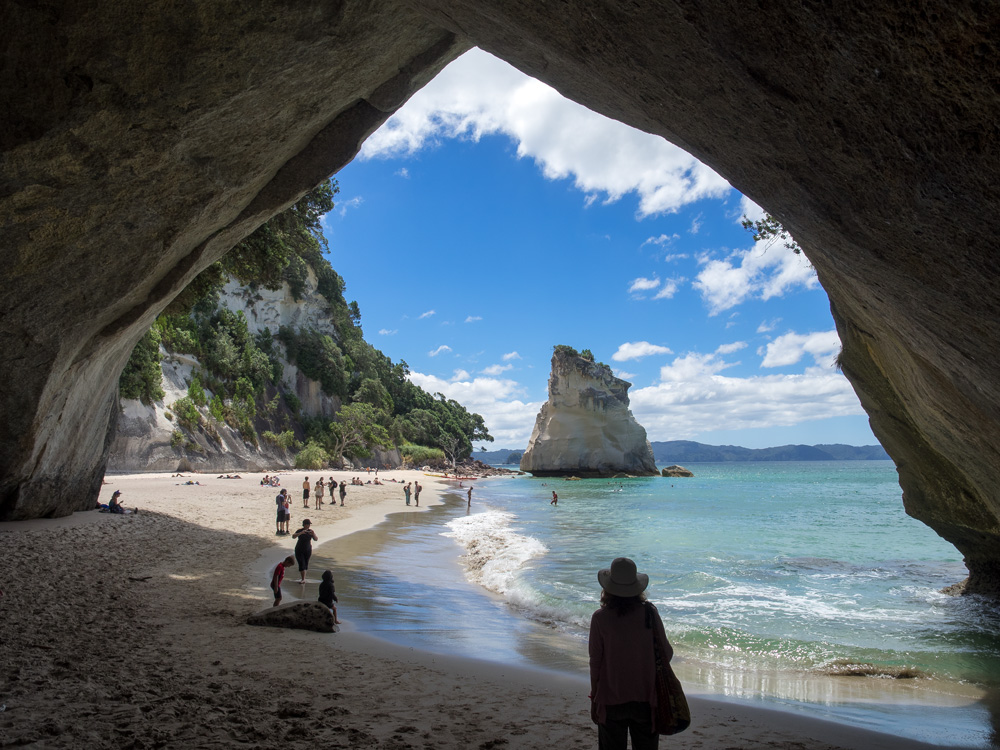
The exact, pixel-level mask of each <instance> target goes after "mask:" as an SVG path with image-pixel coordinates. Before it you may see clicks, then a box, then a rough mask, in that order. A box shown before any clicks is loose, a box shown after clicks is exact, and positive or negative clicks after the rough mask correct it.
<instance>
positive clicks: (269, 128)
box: [0, 0, 1000, 594]
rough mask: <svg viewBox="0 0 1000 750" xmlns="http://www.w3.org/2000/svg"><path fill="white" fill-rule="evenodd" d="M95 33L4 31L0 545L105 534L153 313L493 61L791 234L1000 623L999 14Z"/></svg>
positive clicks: (104, 22) (466, 0)
mask: <svg viewBox="0 0 1000 750" xmlns="http://www.w3.org/2000/svg"><path fill="white" fill-rule="evenodd" d="M77 5H78V4H71V3H69V2H66V1H65V0H54V1H53V2H49V3H45V4H40V3H35V2H28V1H27V0H9V1H8V2H5V3H3V4H2V5H0V28H3V29H4V30H5V31H6V38H7V40H8V42H9V43H8V44H7V46H6V48H5V62H6V64H5V65H4V66H3V67H2V69H0V122H2V123H4V127H3V128H0V160H2V161H0V226H2V227H3V234H2V236H3V241H4V245H3V252H4V256H3V258H4V261H5V262H6V265H5V271H6V274H7V275H6V284H7V287H6V288H7V289H8V290H9V293H8V294H6V295H3V296H2V297H0V321H2V323H0V350H2V351H3V353H4V357H3V358H2V360H0V382H2V383H3V384H4V387H3V388H2V389H0V519H15V518H33V517H40V516H49V515H65V514H67V513H70V512H71V511H73V510H76V509H79V508H84V507H87V506H89V505H91V504H92V503H93V500H94V498H95V497H96V494H97V491H98V489H99V486H100V480H101V476H102V475H103V472H104V463H105V460H106V456H107V453H106V450H107V438H108V436H109V435H113V434H114V424H115V420H116V419H117V416H118V410H117V405H116V398H115V383H116V382H117V378H118V373H119V372H120V371H121V368H122V366H123V364H124V363H125V361H126V359H127V358H128V354H129V352H130V351H131V350H132V347H133V346H134V345H135V343H136V341H138V339H139V338H140V336H141V335H142V333H143V332H144V331H145V330H146V329H147V328H148V326H149V325H150V324H151V323H152V321H153V319H154V317H155V316H156V315H157V313H159V312H160V311H161V310H162V309H163V308H164V306H165V305H166V304H167V303H168V302H169V301H170V300H171V299H172V298H173V297H174V296H175V295H176V294H177V293H178V292H179V291H180V290H181V289H182V288H183V287H184V286H185V285H187V283H188V282H189V281H190V280H191V279H193V278H194V276H195V275H196V274H197V273H198V272H199V271H201V270H202V269H204V268H205V267H206V266H208V265H209V264H210V263H212V262H213V261H214V260H217V259H218V258H219V257H220V256H221V255H222V254H223V253H224V252H225V251H226V250H227V249H229V248H230V247H232V245H233V244H235V243H236V242H237V241H238V240H240V239H241V238H242V237H244V236H245V235H246V234H248V233H249V232H250V231H252V230H253V229H254V228H255V227H256V226H258V225H259V224H260V223H261V222H263V221H264V220H266V219H267V218H269V217H270V216H272V215H274V214H275V213H277V212H278V211H280V210H282V209H283V208H285V207H287V206H288V205H289V204H290V203H291V202H293V201H294V200H295V199H297V198H298V197H299V196H301V195H302V194H303V193H304V192H306V191H307V190H309V189H311V188H312V187H313V186H315V185H316V184H317V183H319V182H320V180H321V179H322V178H324V177H326V176H327V175H329V174H330V173H332V172H334V171H336V170H337V169H339V168H340V167H342V166H343V165H344V164H346V163H347V162H349V161H350V160H351V158H353V156H354V154H355V153H356V152H357V149H358V148H359V146H360V144H361V142H362V141H363V140H364V139H365V138H366V137H367V136H368V135H369V134H370V133H372V132H373V131H374V130H375V128H377V127H378V126H379V125H380V124H381V123H382V122H383V121H384V120H385V119H386V118H387V117H388V116H389V115H390V114H391V113H392V112H393V111H394V110H395V109H396V108H397V107H399V106H400V105H401V104H402V103H403V102H404V101H406V99H407V98H408V97H409V96H410V95H411V94H412V92H413V91H415V90H416V89H418V88H419V87H420V86H422V85H424V84H425V83H426V82H427V81H429V80H430V79H431V78H432V77H433V76H434V75H436V73H437V72H438V71H439V70H441V68H442V67H443V66H444V65H446V64H447V63H448V62H449V61H451V60H452V59H454V58H455V57H456V56H457V55H458V54H460V53H461V52H462V51H464V50H465V49H468V48H469V47H470V46H472V45H473V44H475V45H478V46H480V47H482V48H483V49H485V50H487V51H489V52H491V53H493V54H495V55H498V56H499V57H501V58H503V59H505V60H507V61H509V62H511V63H513V64H514V65H515V66H516V67H518V68H519V69H520V70H522V71H525V72H526V73H529V74H531V75H534V76H536V77H538V78H539V79H540V80H542V81H544V82H546V83H548V84H550V85H551V86H553V87H555V88H556V89H558V90H559V91H560V92H562V93H563V94H565V95H566V96H568V97H570V98H572V99H575V100H576V101H578V102H580V103H582V104H584V105H586V106H588V107H590V108H591V109H594V110H595V111H598V112H601V113H602V114H605V115H607V116H610V117H614V118H616V119H619V120H622V121H624V122H627V123H629V124H631V125H634V126H636V127H639V128H641V129H643V130H645V131H647V132H650V133H655V134H658V135H662V136H664V137H666V138H667V139H669V140H671V141H673V142H674V143H677V144H679V145H681V146H683V147H684V148H686V149H688V150H689V151H690V152H691V153H692V154H694V155H695V156H697V157H698V158H700V159H701V160H702V161H703V162H705V163H706V164H707V165H709V166H711V167H712V168H714V169H715V170H716V171H718V172H719V173H720V174H722V175H724V176H725V177H726V178H727V179H728V180H729V181H730V183H731V184H732V185H733V186H734V187H736V188H738V189H739V190H741V191H742V192H743V193H744V194H746V195H748V196H749V197H751V198H752V199H754V200H755V201H757V202H758V203H759V204H761V205H763V206H765V207H767V208H768V209H769V210H770V211H771V212H772V213H774V214H775V215H776V216H777V217H778V218H779V219H780V220H781V221H782V223H783V224H784V226H785V227H786V228H787V229H789V230H791V232H792V233H793V234H794V236H795V238H796V239H797V240H798V241H799V243H800V244H801V245H802V246H803V247H804V248H805V251H806V253H807V255H808V256H809V259H810V260H811V261H812V263H813V265H814V266H815V268H816V270H817V273H818V274H819V279H820V282H821V283H822V285H823V287H824V288H825V289H826V291H827V292H828V293H829V295H830V300H831V306H832V309H833V314H834V319H835V320H836V323H837V328H838V331H839V332H840V337H841V341H842V342H843V343H844V352H843V356H842V358H841V362H842V365H843V370H844V373H845V374H846V375H847V377H848V378H849V379H850V380H851V382H852V383H853V384H854V386H855V389H856V390H857V391H858V394H859V396H860V397H861V400H862V403H863V404H864V406H865V409H866V410H867V411H868V413H869V415H870V416H871V422H872V427H873V429H874V430H875V433H876V435H877V436H878V437H879V439H880V441H881V442H882V444H883V445H884V446H885V447H886V449H887V451H888V452H889V454H890V455H891V456H892V458H893V460H894V461H895V462H896V464H897V466H898V468H899V475H900V484H901V485H902V487H903V490H904V494H903V499H904V504H905V507H906V510H907V512H909V513H910V514H912V515H913V516H915V517H917V518H919V519H921V520H923V521H924V522H926V523H927V524H929V525H930V526H931V527H933V528H934V529H935V530H937V531H938V532H939V533H940V534H941V535H942V536H943V537H944V538H946V539H948V540H949V541H951V542H952V543H954V544H955V546H956V547H957V548H958V549H959V550H960V551H961V552H962V553H963V554H964V555H965V559H966V563H967V565H968V566H969V569H970V574H971V580H970V585H971V589H972V590H976V591H981V592H985V593H992V594H1000V409H998V406H997V405H998V404H1000V378H997V376H996V373H997V372H1000V285H998V284H997V283H996V280H997V266H996V238H997V237H998V236H1000V212H997V211H996V210H995V207H996V205H997V204H998V203H1000V180H997V179H996V175H997V173H998V172H1000V138H998V137H997V132H996V121H997V112H998V106H997V95H996V85H995V84H996V64H995V61H996V59H997V49H996V33H995V29H996V28H997V26H998V24H1000V6H998V5H997V4H995V3H994V4H989V3H986V4H984V3H978V2H971V1H970V0H956V2H952V3H948V4H947V5H943V4H938V5H933V4H931V5H926V4H915V3H909V2H904V1H903V0H886V2H880V3H862V2H847V3H844V4H838V5H827V4H823V3H798V4H790V3H770V4H758V5H756V6H755V7H754V8H753V12H752V13H748V12H746V8H745V6H744V4H741V3H738V2H735V0H704V2H698V3H692V2H670V3H664V2H656V1H654V0H637V2H632V3H627V4H623V3H608V2H592V1H591V0H574V1H573V2H565V3H538V2H529V0H509V2H504V3H492V4H490V3H483V2H479V1H478V0H476V1H475V2H474V1H473V0H423V2H420V3H415V2H397V1H395V0H381V1H380V2H369V1H368V0H347V1H346V2H340V3H320V4H309V3H299V4H287V3H286V4H276V3H272V2H268V1H267V0H265V1H264V2H261V3H242V2H235V1H234V0H219V1H218V2H213V3H207V2H199V0H193V1H192V3H191V4H190V5H188V6H186V8H185V9H184V10H178V9H177V8H176V7H174V6H172V5H158V4H155V3H153V4H150V3H133V4H123V3H120V2H112V1H111V0H94V1H93V2H90V3H88V4H86V7H85V9H84V10H83V11H81V10H80V9H79V8H78V7H77Z"/></svg>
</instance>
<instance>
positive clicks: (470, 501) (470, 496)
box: [466, 487, 472, 508]
mask: <svg viewBox="0 0 1000 750" xmlns="http://www.w3.org/2000/svg"><path fill="white" fill-rule="evenodd" d="M468 494H469V503H468V505H467V506H466V507H467V508H471V507H472V487H469V493H468Z"/></svg>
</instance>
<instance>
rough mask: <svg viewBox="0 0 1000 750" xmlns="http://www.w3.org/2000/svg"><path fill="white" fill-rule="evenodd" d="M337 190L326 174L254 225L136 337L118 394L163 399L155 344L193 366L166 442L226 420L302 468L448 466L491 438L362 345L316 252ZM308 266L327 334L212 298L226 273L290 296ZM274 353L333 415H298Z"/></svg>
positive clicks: (353, 312)
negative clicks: (293, 455) (292, 454)
mask: <svg viewBox="0 0 1000 750" xmlns="http://www.w3.org/2000/svg"><path fill="white" fill-rule="evenodd" d="M338 192H339V187H338V185H337V183H336V182H335V181H332V180H327V181H324V182H323V183H322V184H320V185H318V186H317V187H316V188H314V189H313V190H312V191H310V192H309V193H307V194H306V195H305V196H303V197H302V198H301V199H300V200H299V201H298V202H297V203H295V204H294V205H293V206H291V207H290V208H289V209H288V210H286V211H284V212H283V213H281V214H278V215H277V216H275V217H273V218H272V219H271V220H269V221H268V222H266V223H265V224H263V225H261V226H260V227H259V228H258V229H257V230H256V231H255V232H253V234H251V235H250V236H248V237H247V238H245V239H244V240H243V241H242V242H240V243H239V244H238V245H236V246H235V247H234V248H233V249H232V250H231V251H230V252H229V253H228V254H227V255H226V256H225V257H223V258H222V259H221V260H219V261H218V262H216V263H214V264H213V265H211V266H209V267H208V268H207V269H205V270H204V271H203V272H202V273H201V274H199V275H198V277H197V278H195V279H194V281H193V282H192V283H191V284H190V285H189V286H188V287H187V288H186V289H185V290H184V291H183V292H182V293H181V294H180V295H179V296H178V297H177V298H176V299H175V300H174V301H173V302H172V303H171V304H170V306H169V307H168V308H167V309H166V310H165V311H164V312H163V313H162V314H161V315H160V316H159V317H158V318H157V319H156V321H155V322H154V324H153V326H152V328H150V330H149V331H148V332H147V333H146V334H145V335H144V336H143V337H142V339H140V341H139V342H138V344H136V346H135V348H134V350H133V351H132V355H131V357H130V358H129V361H128V363H127V364H126V366H125V368H124V370H123V371H122V374H121V377H120V380H119V392H120V395H121V398H123V399H139V400H141V401H142V402H143V403H145V404H152V403H154V402H158V401H162V400H163V399H164V395H165V394H164V390H163V387H162V369H161V355H160V347H161V345H162V347H163V349H164V350H166V351H167V352H171V353H177V354H189V355H192V356H193V357H195V358H196V359H197V360H198V362H199V364H200V366H199V368H198V369H197V371H196V372H195V373H194V375H193V377H192V379H191V382H190V384H189V387H188V394H187V396H186V397H184V398H181V399H178V400H177V401H175V402H173V403H172V404H169V405H167V408H168V409H169V410H170V417H171V418H172V419H174V422H175V424H176V425H177V427H178V430H177V431H175V433H174V434H175V439H176V444H178V445H184V444H185V441H186V440H187V438H186V437H185V435H184V432H185V431H186V432H188V433H191V432H194V431H198V430H200V431H203V432H204V433H205V434H207V435H208V436H209V437H213V436H216V439H217V435H218V426H219V425H220V424H223V423H225V424H228V425H229V426H230V427H233V428H234V429H236V430H238V431H239V432H240V434H241V435H242V437H243V438H244V440H246V441H247V442H249V443H252V444H254V445H258V444H259V441H260V440H262V439H263V440H266V441H269V442H271V443H273V444H275V445H277V446H279V447H280V448H283V449H286V450H289V451H296V452H298V458H297V463H301V464H303V466H305V467H312V466H314V465H317V464H318V465H323V464H324V463H326V462H334V463H339V462H341V461H342V460H343V459H344V458H345V457H347V458H364V457H366V456H368V455H370V451H371V449H372V448H374V447H391V446H396V447H399V448H400V450H401V452H402V454H403V455H404V457H408V458H409V459H410V461H411V462H412V463H416V464H420V463H424V462H430V461H434V460H435V459H437V460H441V459H447V460H448V461H450V462H452V463H454V462H455V461H457V460H460V459H463V458H466V457H468V456H469V455H470V454H471V453H472V443H473V441H477V442H478V441H484V440H485V441H492V440H493V438H492V437H491V436H490V434H489V431H488V430H487V428H486V424H485V422H484V421H483V418H482V417H481V416H480V415H479V414H474V413H470V412H469V411H468V410H467V409H466V408H465V407H463V406H462V405H461V404H459V403H458V402H457V401H455V400H454V399H449V398H446V397H445V396H444V395H442V394H440V393H439V394H435V395H433V396H432V395H431V394H429V393H427V392H426V391H424V390H423V389H422V388H420V387H419V386H417V385H415V384H413V383H412V382H410V381H409V380H408V379H407V375H408V374H409V368H408V366H407V364H406V362H405V361H402V360H401V361H399V362H393V361H392V360H391V359H390V358H389V357H387V356H386V355H385V354H383V353H382V352H381V351H379V350H378V349H376V348H375V347H374V346H372V345H371V344H369V343H368V342H367V341H365V339H364V335H363V331H362V328H361V311H360V309H359V308H358V304H357V302H353V301H352V302H348V301H347V300H346V298H345V297H344V292H345V289H346V285H345V283H344V280H343V278H342V277H341V276H340V275H339V274H338V273H337V272H336V271H335V270H334V269H333V268H332V267H331V266H330V263H329V261H327V259H326V257H325V256H324V251H325V250H327V242H326V238H325V237H324V236H323V233H322V226H321V221H322V217H323V215H324V214H326V213H327V212H329V211H330V210H332V209H333V207H334V198H335V196H336V195H337V193H338ZM310 271H312V273H313V274H314V275H315V277H316V280H317V290H316V291H317V292H318V293H319V294H320V295H322V297H323V298H324V299H325V300H326V302H327V303H328V305H329V313H330V317H331V319H332V322H333V327H334V330H335V333H336V335H335V336H332V335H330V334H329V333H324V332H322V331H317V330H315V329H313V328H293V327H289V326H282V327H281V328H280V329H279V330H277V331H270V330H268V329H266V328H265V329H263V330H262V331H260V332H258V333H257V334H256V335H255V334H254V333H252V332H251V331H250V329H249V327H248V325H247V321H246V318H245V317H244V315H243V313H242V312H232V311H231V310H229V309H228V308H226V307H225V306H223V305H222V304H221V303H220V292H221V291H222V289H223V287H224V286H225V284H226V283H227V282H228V281H229V280H230V279H235V280H236V281H238V282H239V283H240V284H242V285H243V286H244V287H246V288H248V289H249V290H250V291H255V290H257V289H261V288H263V289H269V290H277V289H280V288H281V287H282V285H283V284H288V287H289V290H290V292H291V294H292V296H293V298H294V299H296V300H299V299H301V298H302V295H303V294H304V293H305V290H306V284H307V281H308V277H309V272H310ZM282 350H283V354H284V359H285V360H287V361H288V362H289V363H291V364H294V365H295V366H296V367H297V368H298V369H299V371H300V372H301V373H302V374H303V375H305V376H306V377H308V378H310V379H311V380H314V381H316V382H317V383H319V384H320V387H321V389H322V391H323V392H324V393H325V394H327V395H328V396H330V397H333V398H336V399H337V400H338V401H339V402H340V404H341V408H340V410H339V411H338V413H337V415H336V416H335V418H334V419H333V420H329V419H324V418H322V417H315V416H313V417H309V416H306V415H304V414H303V413H302V409H301V404H300V402H299V399H298V397H297V396H296V394H295V393H293V392H290V391H289V390H288V389H286V388H285V387H284V386H283V384H282V382H281V374H282V370H283V364H282V361H281V360H282Z"/></svg>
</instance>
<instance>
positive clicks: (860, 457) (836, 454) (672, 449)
mask: <svg viewBox="0 0 1000 750" xmlns="http://www.w3.org/2000/svg"><path fill="white" fill-rule="evenodd" d="M651 445H652V446H653V456H654V458H655V459H656V463H657V464H671V463H684V462H686V463H716V462H722V461H888V460H889V454H888V453H886V452H885V449H883V448H882V446H881V445H861V446H857V445H843V444H841V443H834V444H830V445H779V446H776V447H774V448H742V447H740V446H738V445H706V444H705V443H696V442H693V441H691V440H666V441H660V442H652V443H651ZM522 450H523V449H521V448H502V449H500V450H493V451H474V452H473V454H472V457H473V458H475V459H478V460H479V461H482V462H483V463H485V464H493V465H496V464H505V463H509V461H508V458H507V457H508V456H509V455H510V454H520V453H521V452H522ZM517 459H518V460H520V455H517ZM514 463H516V461H515V462H514Z"/></svg>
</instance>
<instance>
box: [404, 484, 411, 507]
mask: <svg viewBox="0 0 1000 750" xmlns="http://www.w3.org/2000/svg"><path fill="white" fill-rule="evenodd" d="M403 494H404V495H405V496H406V504H407V505H409V504H410V483H409V482H407V483H406V486H405V487H404V488H403Z"/></svg>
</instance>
